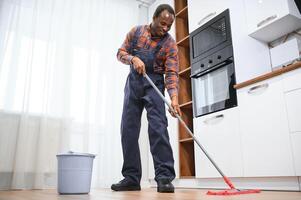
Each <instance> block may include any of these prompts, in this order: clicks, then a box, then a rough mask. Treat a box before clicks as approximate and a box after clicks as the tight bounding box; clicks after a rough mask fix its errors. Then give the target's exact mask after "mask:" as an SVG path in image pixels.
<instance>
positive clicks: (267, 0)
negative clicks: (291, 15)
mask: <svg viewBox="0 0 301 200" xmlns="http://www.w3.org/2000/svg"><path fill="white" fill-rule="evenodd" d="M244 1H245V6H246V14H247V21H248V26H249V27H248V28H249V31H250V32H252V31H254V30H256V29H257V28H259V27H264V26H266V25H268V24H269V23H271V22H273V21H275V20H277V19H279V18H281V17H282V16H284V15H285V13H288V4H287V0H244Z"/></svg>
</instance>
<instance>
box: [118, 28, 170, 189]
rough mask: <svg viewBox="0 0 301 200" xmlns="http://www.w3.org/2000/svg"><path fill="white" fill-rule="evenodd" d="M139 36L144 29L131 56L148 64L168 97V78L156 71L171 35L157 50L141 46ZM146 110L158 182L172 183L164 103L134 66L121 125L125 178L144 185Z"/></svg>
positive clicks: (152, 77) (127, 82) (134, 44)
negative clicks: (141, 145)
mask: <svg viewBox="0 0 301 200" xmlns="http://www.w3.org/2000/svg"><path fill="white" fill-rule="evenodd" d="M139 34H140V30H139V28H138V29H137V31H136V33H135V36H134V39H133V42H132V45H131V54H132V55H134V56H136V57H139V58H140V59H141V60H142V61H143V62H144V64H145V67H146V72H147V74H148V75H149V77H150V78H151V79H152V80H153V82H154V83H155V84H156V86H157V87H158V88H159V90H160V91H161V92H162V94H164V88H165V87H164V77H163V75H162V74H159V73H155V72H154V68H153V64H154V61H155V59H156V55H157V53H158V52H159V50H160V49H161V45H162V44H163V42H164V41H165V40H166V38H167V37H168V36H165V37H164V38H163V39H161V41H160V42H159V43H158V45H157V48H155V49H144V48H139V47H138V46H137V40H138V36H139ZM143 108H145V109H146V111H147V120H148V136H149V143H150V150H151V153H152V156H153V162H154V167H155V180H156V181H158V180H160V179H165V180H169V181H172V180H173V179H174V178H175V171H174V159H173V154H172V149H171V146H170V143H169V136H168V131H167V118H166V113H165V105H164V101H163V100H162V99H161V98H160V96H159V95H158V94H157V93H156V91H155V90H154V89H153V88H152V86H151V85H150V84H149V83H148V82H147V80H146V79H145V78H144V77H143V76H142V75H140V74H138V73H137V72H136V70H134V69H133V66H131V71H130V73H129V75H128V78H127V81H126V85H125V89H124V104H123V113H122V122H121V142H122V150H123V158H124V163H123V167H122V175H123V176H124V177H125V178H126V179H128V180H129V181H132V182H133V183H134V184H140V180H141V160H140V150H139V145H138V138H139V133H140V126H141V114H142V111H143Z"/></svg>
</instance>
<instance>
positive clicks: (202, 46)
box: [189, 9, 232, 64]
mask: <svg viewBox="0 0 301 200" xmlns="http://www.w3.org/2000/svg"><path fill="white" fill-rule="evenodd" d="M229 15H230V13H229V9H227V10H225V11H223V12H222V13H220V14H219V15H217V16H216V17H215V18H213V19H211V20H210V21H208V22H207V23H205V24H204V25H202V26H201V27H199V28H198V29H196V30H195V31H193V32H192V33H191V34H190V37H189V42H190V61H191V64H193V63H195V62H198V61H200V60H202V59H203V58H206V57H207V56H209V55H211V54H213V53H214V52H217V51H219V50H221V49H224V48H225V47H227V46H229V45H231V44H232V37H231V25H230V16H229ZM209 64H210V63H209Z"/></svg>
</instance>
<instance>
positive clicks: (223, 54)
mask: <svg viewBox="0 0 301 200" xmlns="http://www.w3.org/2000/svg"><path fill="white" fill-rule="evenodd" d="M230 57H233V48H232V45H230V46H227V47H225V48H224V49H222V50H220V51H217V52H215V53H213V54H211V55H210V56H208V57H206V58H204V59H202V60H200V61H198V62H196V63H193V64H192V65H191V76H194V75H196V74H198V73H201V72H203V71H206V70H208V69H210V68H212V67H214V66H216V65H218V64H220V63H222V62H225V61H226V60H228V59H229V58H230Z"/></svg>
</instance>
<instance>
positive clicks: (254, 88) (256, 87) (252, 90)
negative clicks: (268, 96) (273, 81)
mask: <svg viewBox="0 0 301 200" xmlns="http://www.w3.org/2000/svg"><path fill="white" fill-rule="evenodd" d="M268 87H269V84H268V83H264V84H262V85H256V86H254V87H251V88H250V89H249V90H248V93H249V94H253V93H254V92H255V91H256V90H258V89H265V88H268Z"/></svg>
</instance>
